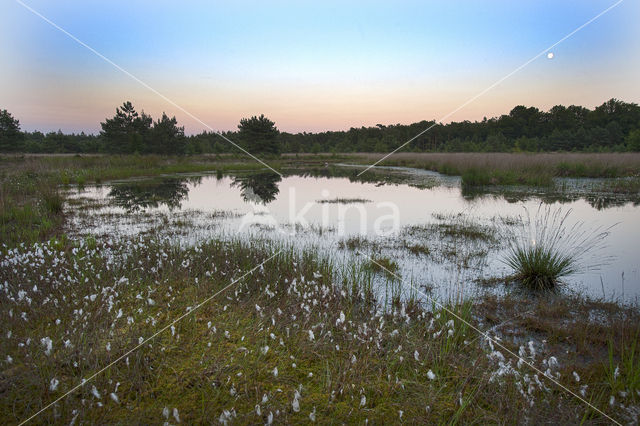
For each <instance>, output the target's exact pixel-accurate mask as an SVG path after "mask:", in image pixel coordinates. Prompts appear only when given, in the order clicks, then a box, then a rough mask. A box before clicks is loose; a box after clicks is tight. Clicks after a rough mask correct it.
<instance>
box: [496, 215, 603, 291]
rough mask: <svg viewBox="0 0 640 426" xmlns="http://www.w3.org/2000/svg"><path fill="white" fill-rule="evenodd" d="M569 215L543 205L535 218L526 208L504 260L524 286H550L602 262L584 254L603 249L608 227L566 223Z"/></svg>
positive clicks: (544, 288) (550, 287)
mask: <svg viewBox="0 0 640 426" xmlns="http://www.w3.org/2000/svg"><path fill="white" fill-rule="evenodd" d="M570 214H571V210H567V211H564V212H563V211H562V209H555V210H552V209H551V207H550V206H546V207H543V206H542V205H540V206H539V207H538V211H537V212H536V215H535V217H534V218H531V216H530V215H529V212H528V211H527V214H526V218H525V219H524V220H523V222H522V227H521V228H520V232H519V233H517V234H516V235H515V236H514V238H512V239H511V241H510V245H509V251H508V254H507V256H506V258H505V259H504V262H505V263H506V264H507V265H508V266H509V267H511V268H512V269H513V271H514V278H515V279H516V280H517V281H518V282H520V283H521V284H522V285H524V286H525V287H527V288H530V289H533V290H548V289H553V288H555V287H556V286H557V285H558V284H559V283H560V282H561V279H562V278H564V277H567V276H569V275H572V274H574V273H576V272H578V271H579V270H581V269H583V268H587V267H588V268H594V269H595V268H597V267H599V266H601V265H602V263H603V262H604V261H605V260H604V259H602V258H600V259H599V260H596V259H595V258H593V257H592V258H590V259H587V255H589V254H591V253H593V252H595V251H597V250H599V249H601V248H602V245H603V241H604V239H605V238H606V237H607V235H609V230H610V228H607V229H606V230H601V229H599V228H596V229H595V230H590V229H587V228H586V227H585V226H584V224H583V223H582V222H575V223H573V224H569V216H570ZM585 262H587V263H585Z"/></svg>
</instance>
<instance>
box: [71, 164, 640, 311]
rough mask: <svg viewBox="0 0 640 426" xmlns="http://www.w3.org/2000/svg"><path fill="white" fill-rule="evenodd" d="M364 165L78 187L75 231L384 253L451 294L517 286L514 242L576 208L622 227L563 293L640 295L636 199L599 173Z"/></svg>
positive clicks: (386, 282) (574, 219) (419, 281)
mask: <svg viewBox="0 0 640 426" xmlns="http://www.w3.org/2000/svg"><path fill="white" fill-rule="evenodd" d="M358 170H360V169H359V168H357V167H355V166H349V165H338V166H331V167H327V168H319V169H313V170H289V171H287V172H286V173H285V174H284V176H279V175H277V174H273V173H269V172H259V173H238V174H231V175H224V176H222V175H215V174H201V175H171V176H162V177H159V178H153V179H135V180H128V181H120V182H110V183H108V184H103V185H100V186H94V187H87V188H84V189H78V190H77V191H72V192H70V193H69V199H70V205H71V206H72V207H73V212H72V213H73V214H72V215H71V219H70V221H69V229H68V232H69V233H70V234H72V235H75V236H79V237H82V236H85V235H86V234H93V235H95V236H97V237H100V238H106V239H108V238H113V237H114V236H117V235H137V234H144V233H149V232H159V233H161V234H163V235H165V236H167V237H169V238H172V239H175V240H176V241H177V242H179V243H181V244H193V243H196V242H198V241H201V240H203V239H207V238H211V237H215V238H223V239H234V238H245V239H256V240H274V241H277V242H282V243H283V244H288V245H293V246H294V247H296V248H298V249H305V248H306V249H313V250H317V251H319V252H321V253H323V254H324V255H326V256H327V257H329V258H330V259H331V261H332V262H333V263H334V264H335V266H336V271H338V272H339V273H348V271H349V268H350V265H353V264H354V263H357V264H360V265H361V266H362V265H366V264H367V263H370V262H369V259H370V258H373V259H377V261H380V262H381V263H383V262H384V264H385V265H390V267H391V268H392V269H394V272H395V274H396V275H397V276H399V277H402V279H403V280H404V281H406V282H411V283H413V284H414V285H416V286H419V287H420V288H421V289H422V291H427V292H431V293H432V294H433V295H435V296H437V297H439V298H444V299H452V298H459V297H472V296H473V295H474V294H477V292H487V291H489V292H503V291H509V287H508V286H506V285H505V284H500V283H496V281H499V280H496V278H500V277H504V276H507V275H509V274H510V272H511V271H510V270H509V269H508V268H507V267H506V266H505V264H504V257H505V254H506V250H507V241H508V239H509V238H511V237H512V236H513V235H514V233H517V232H518V230H519V229H520V226H519V224H521V223H522V220H523V218H525V217H526V215H527V214H529V215H531V216H535V215H536V212H537V211H538V209H539V207H540V205H541V203H543V204H544V205H545V206H549V207H550V208H551V209H552V210H554V209H562V211H567V210H569V209H570V210H571V213H570V215H569V219H568V222H567V225H571V224H572V223H583V224H584V228H585V229H593V230H595V229H598V227H600V229H604V228H608V227H610V226H613V225H615V226H613V227H612V228H611V230H610V234H609V236H608V237H607V238H606V240H605V245H606V246H605V247H602V248H600V249H598V250H595V251H594V252H593V253H592V254H591V255H590V256H589V257H587V258H585V259H584V262H583V265H582V266H583V267H582V268H581V271H580V272H579V273H577V274H574V275H572V276H569V277H567V278H566V279H564V282H565V286H563V288H564V290H563V291H573V292H579V293H583V294H585V295H588V296H592V297H604V298H605V299H607V300H609V299H613V300H619V301H625V302H633V303H635V302H637V298H638V296H639V295H640V274H639V266H640V262H639V259H640V257H639V256H638V253H637V251H636V250H637V248H638V241H640V206H639V203H638V200H636V199H633V198H629V197H628V196H627V197H625V196H621V195H615V194H606V193H602V192H597V191H594V190H593V188H596V187H597V185H598V184H599V182H598V181H596V180H593V179H590V180H579V179H572V180H568V179H567V180H563V181H562V182H559V183H558V184H557V185H556V188H555V189H548V188H547V189H531V188H529V189H523V188H500V189H499V190H496V189H493V190H492V191H489V192H487V191H478V190H477V189H469V188H464V187H462V186H461V184H460V179H459V178H456V177H449V176H444V175H440V174H438V173H435V172H430V171H425V170H417V169H407V168H391V167H389V168H383V167H380V168H376V169H375V170H373V171H372V172H368V173H367V174H363V175H362V177H357V173H356V172H357V171H358ZM558 188H561V189H558ZM603 259H606V261H603ZM396 268H397V269H396ZM372 274H373V276H374V278H373V279H374V281H375V282H376V285H377V286H378V287H379V288H380V289H386V290H388V289H389V286H394V285H395V286H396V287H401V286H399V280H398V279H397V278H396V277H395V276H394V274H389V273H385V272H384V271H378V272H377V273H376V272H375V271H374V272H373V273H372ZM405 290H406V289H405ZM380 291H382V290H380Z"/></svg>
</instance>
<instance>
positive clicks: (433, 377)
mask: <svg viewBox="0 0 640 426" xmlns="http://www.w3.org/2000/svg"><path fill="white" fill-rule="evenodd" d="M427 377H428V378H429V380H434V379H435V378H436V375H435V374H434V373H433V371H431V370H429V371H427Z"/></svg>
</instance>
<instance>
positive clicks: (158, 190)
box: [109, 177, 202, 212]
mask: <svg viewBox="0 0 640 426" xmlns="http://www.w3.org/2000/svg"><path fill="white" fill-rule="evenodd" d="M201 180H202V178H201V177H189V178H177V177H167V178H162V179H150V180H140V181H136V182H127V183H120V184H117V185H114V186H112V187H111V191H110V192H109V197H110V198H111V199H112V200H113V202H114V204H115V205H117V206H118V207H122V208H124V209H126V210H127V211H130V212H133V211H138V210H144V209H147V208H157V207H160V206H162V205H165V206H167V207H168V208H169V210H174V209H179V208H180V206H181V205H182V201H183V200H184V199H185V198H186V197H187V194H188V193H189V188H188V186H187V184H188V183H192V184H195V185H197V184H199V183H200V182H201Z"/></svg>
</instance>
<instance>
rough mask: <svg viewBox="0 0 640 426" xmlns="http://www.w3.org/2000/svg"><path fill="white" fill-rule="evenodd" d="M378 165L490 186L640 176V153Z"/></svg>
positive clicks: (489, 156) (490, 156) (402, 158)
mask: <svg viewBox="0 0 640 426" xmlns="http://www.w3.org/2000/svg"><path fill="white" fill-rule="evenodd" d="M382 156H383V155H382V154H373V153H358V154H352V155H350V158H352V159H353V160H354V161H356V162H358V163H362V164H371V163H374V162H376V161H378V160H379V159H380V158H382ZM380 165H386V166H391V165H392V166H406V167H416V168H423V169H430V170H436V171H439V172H441V173H444V174H449V175H464V174H465V173H466V172H470V171H474V172H476V173H480V174H485V175H487V176H488V177H489V179H490V181H491V182H492V183H498V184H500V183H506V184H510V183H525V184H527V183H539V182H543V181H544V179H548V178H551V177H558V176H571V177H621V176H638V175H640V153H597V154H592V153H541V154H524V153H414V152H411V153H409V152H401V153H397V154H394V155H392V156H391V157H389V158H387V159H386V160H384V161H383V162H381V163H380Z"/></svg>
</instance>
